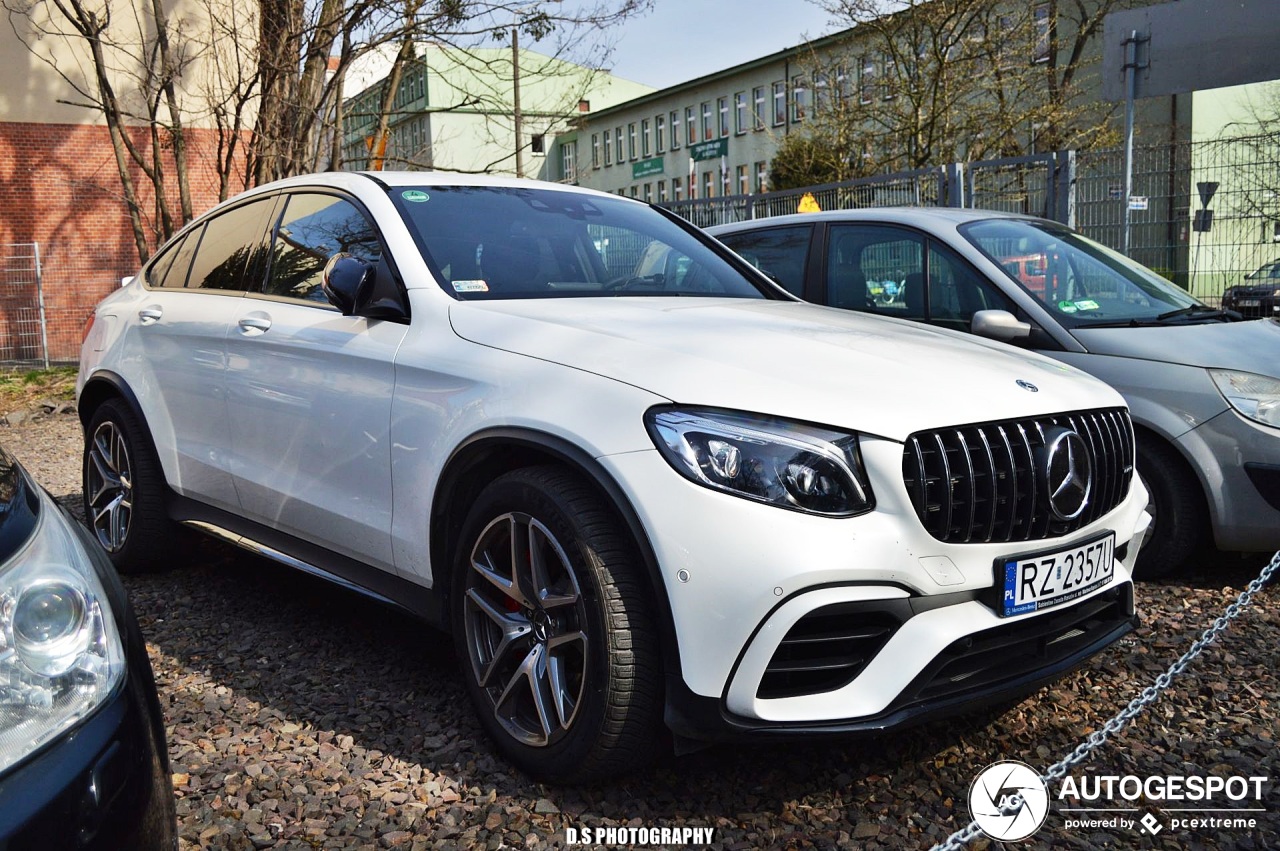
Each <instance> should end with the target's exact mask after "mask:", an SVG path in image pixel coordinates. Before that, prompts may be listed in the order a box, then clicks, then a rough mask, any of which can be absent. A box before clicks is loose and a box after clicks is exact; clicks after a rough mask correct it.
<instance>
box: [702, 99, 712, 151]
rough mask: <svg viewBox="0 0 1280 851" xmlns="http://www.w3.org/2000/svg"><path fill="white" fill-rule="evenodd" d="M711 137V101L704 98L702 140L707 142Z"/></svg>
mask: <svg viewBox="0 0 1280 851" xmlns="http://www.w3.org/2000/svg"><path fill="white" fill-rule="evenodd" d="M710 138H712V137H711V101H709V100H704V101H703V102H702V140H703V141H704V142H705V141H707V140H708V139H710Z"/></svg>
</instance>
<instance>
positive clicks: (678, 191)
mask: <svg viewBox="0 0 1280 851" xmlns="http://www.w3.org/2000/svg"><path fill="white" fill-rule="evenodd" d="M671 197H672V199H673V200H676V201H679V200H680V199H681V198H683V197H684V187H682V186H681V185H680V178H678V177H673V178H671Z"/></svg>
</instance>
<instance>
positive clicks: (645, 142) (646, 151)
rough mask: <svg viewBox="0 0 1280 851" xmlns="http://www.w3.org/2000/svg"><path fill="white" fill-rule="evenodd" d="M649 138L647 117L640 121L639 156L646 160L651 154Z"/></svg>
mask: <svg viewBox="0 0 1280 851" xmlns="http://www.w3.org/2000/svg"><path fill="white" fill-rule="evenodd" d="M649 138H650V137H649V119H647V118H646V119H644V120H642V121H641V122H640V156H642V157H644V158H645V159H646V160H647V159H649V157H650V156H651V155H652V154H653V148H652V146H651V144H650V142H649Z"/></svg>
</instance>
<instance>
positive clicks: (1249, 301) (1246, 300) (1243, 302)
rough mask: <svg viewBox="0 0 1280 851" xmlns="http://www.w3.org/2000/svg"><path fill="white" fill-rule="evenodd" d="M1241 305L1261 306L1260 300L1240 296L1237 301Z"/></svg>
mask: <svg viewBox="0 0 1280 851" xmlns="http://www.w3.org/2000/svg"><path fill="white" fill-rule="evenodd" d="M1239 304H1240V306H1241V307H1262V300H1261V299H1256V298H1242V299H1240V302H1239Z"/></svg>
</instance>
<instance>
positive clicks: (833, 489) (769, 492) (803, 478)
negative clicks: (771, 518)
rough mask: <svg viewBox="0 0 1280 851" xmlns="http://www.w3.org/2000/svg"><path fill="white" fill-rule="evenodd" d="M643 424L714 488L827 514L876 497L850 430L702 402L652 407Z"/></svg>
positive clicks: (687, 471)
mask: <svg viewBox="0 0 1280 851" xmlns="http://www.w3.org/2000/svg"><path fill="white" fill-rule="evenodd" d="M645 424H646V425H647V426H648V428H649V434H650V436H652V438H653V442H654V444H655V445H656V446H657V447H658V450H659V451H660V452H661V453H662V456H663V457H664V458H666V459H667V461H668V463H670V464H671V466H672V467H674V468H675V469H676V471H677V472H678V473H680V474H681V475H683V476H685V477H686V478H688V479H690V480H692V481H694V482H697V483H698V484H700V485H703V486H705V487H709V488H712V489H713V490H719V491H724V492H726V493H731V494H733V495H735V496H740V497H743V498H745V499H751V500H755V501H756V502H764V503H768V504H769V505H776V506H779V507H781V508H789V509H791V510H793V511H804V512H807V513H810V514H821V515H825V516H828V517H850V516H852V515H855V514H862V513H863V512H866V511H870V510H871V508H872V507H873V506H874V504H875V503H874V500H873V498H872V495H871V486H870V484H868V482H867V477H866V473H865V471H864V470H863V468H862V459H861V457H860V456H859V454H858V438H857V436H856V435H854V434H849V433H847V432H839V431H832V430H830V429H825V428H820V427H818V426H812V425H806V424H804V423H797V422H792V421H790V420H782V419H776V418H773V417H764V416H760V415H757V414H746V413H738V412H734V411H721V410H713V409H700V408H654V409H651V410H650V411H649V412H648V413H647V414H646V415H645Z"/></svg>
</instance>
